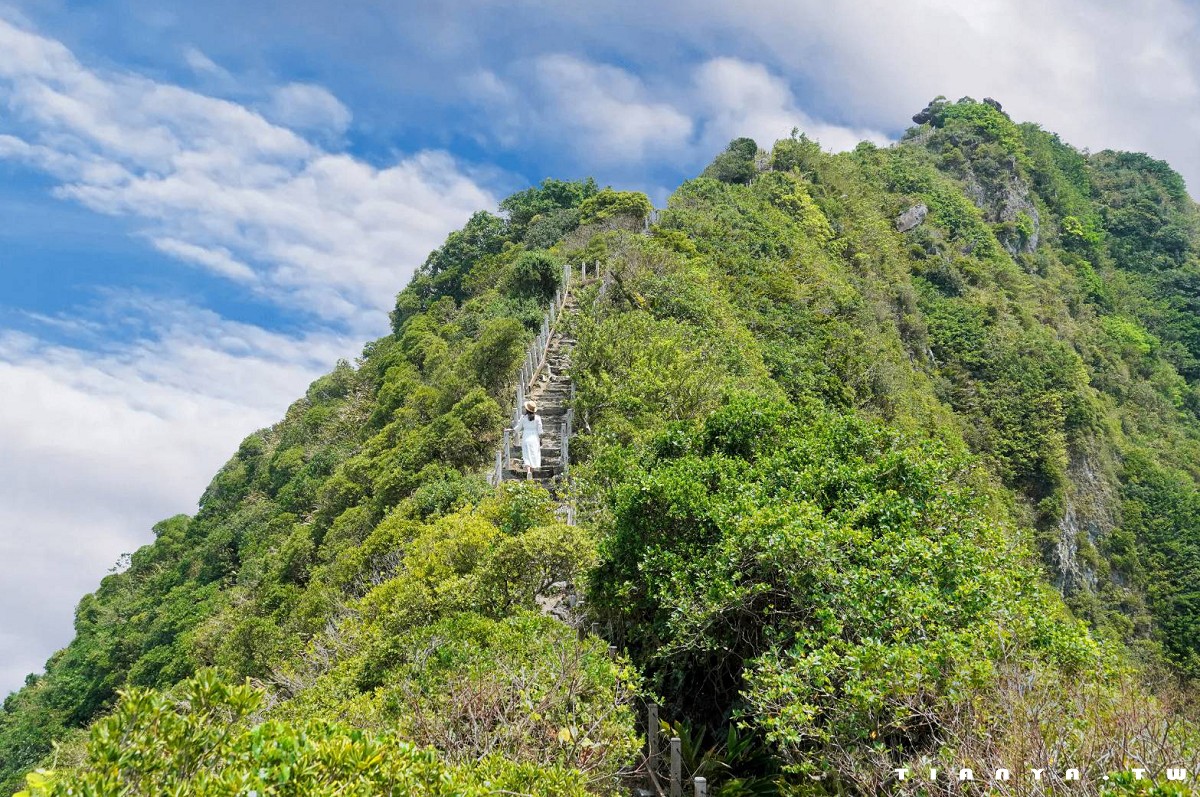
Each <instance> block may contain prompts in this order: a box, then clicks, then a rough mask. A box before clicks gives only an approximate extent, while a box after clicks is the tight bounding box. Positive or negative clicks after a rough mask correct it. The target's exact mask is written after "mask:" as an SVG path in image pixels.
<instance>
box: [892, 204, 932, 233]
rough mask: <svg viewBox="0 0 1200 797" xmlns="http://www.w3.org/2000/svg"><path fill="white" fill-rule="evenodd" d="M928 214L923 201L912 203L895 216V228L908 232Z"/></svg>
mask: <svg viewBox="0 0 1200 797" xmlns="http://www.w3.org/2000/svg"><path fill="white" fill-rule="evenodd" d="M928 215H929V208H927V207H926V206H925V203H924V202H922V203H921V204H919V205H913V206H912V207H911V208H909V209H908V210H906V211H904V212H903V213H901V214H900V215H899V216H897V217H896V229H897V230H899V231H900V232H908V231H909V230H911V229H913V228H914V227H916V226H917V225H918V224H920V223H921V222H923V221H925V217H926V216H928Z"/></svg>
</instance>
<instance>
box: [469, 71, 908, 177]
mask: <svg viewBox="0 0 1200 797" xmlns="http://www.w3.org/2000/svg"><path fill="white" fill-rule="evenodd" d="M468 87H469V96H470V97H471V98H472V99H474V100H475V101H476V102H479V103H480V104H483V105H485V106H488V107H489V110H490V112H491V115H492V117H493V118H495V119H499V120H502V123H501V125H500V130H501V131H502V132H501V133H500V134H498V135H496V136H495V138H496V139H497V140H498V141H499V143H501V144H502V145H506V146H513V145H518V144H520V143H521V141H522V140H523V139H522V137H521V136H520V135H519V134H518V131H520V132H524V134H525V135H526V136H532V137H535V138H537V139H542V140H546V141H550V142H553V143H554V144H555V145H557V146H562V147H565V148H567V149H569V150H571V151H572V152H575V153H577V155H578V156H579V157H580V158H581V159H584V160H586V161H587V162H589V163H598V164H603V165H605V166H607V167H608V168H610V169H617V170H620V169H621V167H630V166H637V165H640V164H644V163H647V162H648V161H650V160H654V161H655V162H656V163H659V164H661V163H662V162H669V163H672V164H674V165H675V166H677V167H679V168H688V167H689V166H692V165H694V164H695V163H696V162H703V161H706V160H707V159H708V158H711V157H712V155H714V154H715V153H716V152H718V151H720V150H721V149H722V148H724V146H725V145H726V144H727V143H728V142H729V141H730V139H733V138H736V137H738V136H750V137H752V138H754V139H755V140H756V141H758V142H759V144H761V145H763V146H767V147H769V146H770V145H771V144H773V143H774V142H775V141H776V140H777V139H780V138H784V137H786V136H787V135H788V134H789V133H790V132H791V130H792V128H794V127H799V128H800V129H801V130H803V131H804V132H806V133H807V134H808V135H809V136H810V137H812V138H816V139H818V140H820V141H821V143H822V144H823V145H824V146H825V147H826V148H827V149H834V150H843V149H850V148H852V147H854V146H855V145H856V144H857V143H858V142H860V141H863V140H870V141H874V142H876V143H885V142H886V141H887V140H888V139H887V137H886V136H885V135H884V134H883V133H881V132H879V131H876V130H871V129H867V128H851V127H845V126H841V125H836V124H830V123H827V122H822V121H820V120H817V119H814V118H813V117H812V116H811V115H810V114H808V113H806V112H805V111H804V110H802V109H801V108H800V105H799V103H798V101H797V99H796V97H795V95H794V93H793V92H792V89H791V87H790V86H789V85H788V83H787V81H786V80H784V79H783V77H782V76H780V75H779V74H777V73H774V72H772V71H771V70H769V69H767V67H766V66H764V65H763V64H761V63H757V62H753V61H746V60H742V59H738V58H732V57H719V58H713V59H710V60H708V61H704V62H701V63H699V64H697V65H695V66H694V67H693V68H692V69H691V70H690V72H688V73H685V74H682V75H677V76H673V77H663V78H662V79H660V80H658V81H656V82H655V83H654V84H653V85H649V84H647V83H646V82H645V81H643V80H642V79H640V78H639V77H637V76H636V75H635V74H633V73H632V72H630V71H629V70H627V69H624V68H621V67H617V66H614V65H611V64H603V63H597V62H594V61H589V60H587V59H584V58H581V57H577V56H572V55H566V54H563V53H555V54H549V55H543V56H539V57H538V58H536V59H534V60H533V61H532V63H531V64H523V65H519V66H518V67H517V68H515V69H513V70H512V71H511V74H510V75H509V76H508V77H507V78H502V77H500V76H498V75H497V74H496V73H494V72H491V71H486V72H480V73H476V75H475V76H474V77H473V78H472V79H471V80H470V81H469V83H468Z"/></svg>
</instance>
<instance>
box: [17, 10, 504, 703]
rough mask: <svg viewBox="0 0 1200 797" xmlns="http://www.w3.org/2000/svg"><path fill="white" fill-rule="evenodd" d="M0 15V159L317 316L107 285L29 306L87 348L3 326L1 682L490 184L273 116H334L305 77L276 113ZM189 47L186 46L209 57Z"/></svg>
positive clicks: (342, 343)
mask: <svg viewBox="0 0 1200 797" xmlns="http://www.w3.org/2000/svg"><path fill="white" fill-rule="evenodd" d="M3 16H4V15H3V13H2V12H0V107H3V108H4V109H5V113H4V115H3V116H0V158H4V159H10V160H17V161H20V162H22V163H25V164H28V165H32V166H34V167H36V168H38V169H41V170H43V171H44V172H45V173H46V174H48V175H50V176H51V177H52V178H54V179H55V180H57V182H58V186H57V188H56V194H57V195H58V196H59V197H62V198H63V199H65V200H69V201H74V202H78V203H81V204H83V205H84V206H86V207H88V208H91V209H93V210H95V211H97V212H99V213H102V214H108V215H114V216H124V217H128V218H130V219H132V220H133V221H134V222H135V227H137V229H138V234H139V235H140V236H141V237H142V238H143V239H144V240H145V241H147V242H148V243H149V245H152V246H154V247H155V248H157V249H158V250H159V251H161V252H163V253H166V254H168V255H170V256H172V257H175V258H178V259H180V260H183V261H186V262H189V263H193V264H196V265H198V266H199V267H201V268H202V269H204V270H205V271H207V272H209V273H212V274H215V275H218V276H219V277H221V278H224V279H229V280H233V281H236V282H238V283H239V284H241V285H243V286H246V287H247V288H249V289H250V290H252V291H254V292H255V293H256V295H257V296H258V297H260V298H261V299H265V300H269V301H272V302H276V303H278V304H280V305H282V306H285V307H287V308H289V309H290V310H291V311H293V312H296V311H299V312H300V313H301V314H303V313H311V314H313V315H314V316H315V317H316V320H314V321H313V322H312V324H311V329H312V332H310V333H309V334H306V335H286V334H280V333H276V332H271V331H269V330H266V329H263V328H260V327H257V326H254V325H252V324H243V323H235V322H233V321H230V320H229V319H226V318H222V317H221V316H220V315H218V314H216V313H213V312H209V311H205V310H201V309H199V308H197V307H193V306H189V305H185V304H178V303H163V302H161V301H156V300H154V299H152V298H136V297H129V296H121V295H120V294H118V293H116V292H113V293H111V294H110V298H109V303H108V305H107V306H106V308H105V311H104V312H103V313H101V314H100V315H99V316H96V314H95V313H90V312H89V311H88V310H87V308H83V309H81V310H80V312H79V313H78V314H77V315H76V314H65V315H63V316H59V317H52V318H37V317H34V316H27V318H29V319H30V320H32V321H33V322H35V323H37V322H41V323H43V324H45V325H46V329H47V330H48V331H49V330H51V329H52V330H53V331H55V332H57V333H61V334H62V335H66V336H67V337H68V338H72V339H73V338H78V337H81V336H82V337H83V338H85V339H86V341H85V344H86V348H73V347H71V346H69V345H65V344H52V343H49V342H47V341H48V339H46V338H38V337H34V336H31V335H29V334H18V333H15V332H12V331H6V330H3V329H0V396H3V399H4V410H3V412H0V451H2V452H4V456H3V457H2V458H0V561H3V562H4V563H5V567H6V576H5V579H4V580H3V581H2V582H0V640H2V642H3V644H0V694H2V693H3V692H4V691H6V690H7V689H9V688H15V687H17V686H18V685H19V683H20V680H21V677H22V676H23V674H24V673H25V672H29V671H33V670H37V669H39V668H40V667H41V664H42V662H43V661H44V660H45V659H46V657H47V656H48V655H49V654H50V653H51V652H52V651H53V650H54V648H56V647H59V646H61V645H62V644H64V643H65V642H66V641H67V640H68V639H69V638H70V627H71V617H72V607H73V606H74V604H75V603H76V602H77V601H78V599H79V597H80V596H81V595H82V594H83V593H85V592H87V591H90V590H92V589H94V588H95V587H96V585H97V583H98V580H99V577H100V576H102V575H103V574H104V572H105V570H106V569H107V568H108V567H109V566H110V565H111V564H112V563H113V562H114V561H115V560H116V558H117V556H118V555H119V554H120V553H122V552H127V551H132V550H133V549H135V548H136V547H137V546H139V545H141V544H143V543H145V542H147V541H149V539H150V526H151V524H152V523H153V522H155V521H157V520H159V519H162V518H163V517H167V516H170V515H173V514H176V513H179V512H190V511H192V510H194V508H195V505H196V500H197V499H198V497H199V495H200V494H201V492H202V490H203V488H204V486H205V485H206V484H207V483H208V481H209V480H210V479H211V477H212V475H213V474H214V473H215V471H216V469H217V468H218V467H219V466H220V465H221V464H222V463H223V462H224V461H225V460H226V459H228V457H229V456H230V454H231V453H232V452H233V451H234V450H235V448H236V445H237V443H238V441H239V440H241V439H242V438H243V437H244V436H245V435H246V434H248V433H250V432H251V431H253V430H254V429H256V428H259V427H261V426H264V425H267V424H269V423H272V422H274V421H276V420H277V419H278V418H279V417H280V416H281V415H282V413H283V411H284V410H285V409H286V407H287V405H288V404H289V403H290V402H291V401H292V400H294V399H295V398H296V397H297V396H299V395H301V394H302V393H303V390H304V388H305V387H306V386H307V384H308V383H309V382H310V381H311V380H312V379H313V378H314V377H315V376H317V375H318V374H320V373H323V372H325V371H327V370H329V368H330V367H331V366H332V364H333V362H334V361H335V360H336V359H337V358H338V357H340V356H347V355H351V354H353V353H354V352H355V351H356V350H357V348H358V346H359V341H361V340H363V339H364V338H369V337H374V336H376V335H378V334H381V333H382V332H384V331H385V330H386V315H385V311H386V310H387V309H388V307H389V306H390V305H391V303H392V300H393V297H394V295H395V292H396V290H398V289H399V288H400V287H401V286H402V285H403V284H404V283H405V282H406V281H407V280H408V278H409V277H410V276H411V274H412V272H413V270H414V268H415V267H416V266H417V265H418V264H419V263H420V262H421V261H423V260H424V258H425V256H426V255H427V254H428V252H429V251H430V250H431V249H432V248H434V247H435V246H437V245H438V244H439V243H440V242H441V240H442V239H443V238H444V236H445V234H446V233H447V232H449V231H450V230H451V229H453V228H455V227H457V226H459V225H460V224H461V223H462V222H463V221H465V220H466V218H467V217H468V216H469V214H470V213H472V212H474V211H475V210H477V209H480V208H484V207H493V206H494V205H495V199H494V198H493V197H492V196H491V195H490V194H489V193H488V192H487V191H486V190H484V189H483V188H481V187H480V186H479V185H478V184H477V182H476V181H475V179H473V177H472V175H471V174H468V173H464V171H463V169H462V168H461V166H460V165H459V164H458V163H457V162H456V161H455V160H454V159H452V158H451V157H450V156H449V155H447V154H445V153H440V152H419V153H416V154H414V155H411V156H409V157H406V158H404V159H402V160H400V161H399V162H397V163H395V164H394V165H391V166H388V167H386V168H379V167H377V166H373V165H371V164H367V163H364V162H362V161H359V160H357V159H355V158H354V157H352V156H350V155H348V154H345V153H339V152H335V151H329V150H328V149H325V148H323V147H322V146H320V145H319V144H317V143H314V142H312V141H310V140H308V139H306V138H305V137H304V136H302V135H300V134H298V133H297V132H295V131H294V130H293V129H291V128H289V127H286V126H283V125H282V124H280V123H279V121H280V120H282V119H284V118H286V119H287V120H288V122H289V124H296V125H307V126H310V127H311V126H318V127H320V126H324V129H325V130H326V131H340V130H344V128H345V125H346V124H348V123H349V121H350V117H349V113H348V111H345V109H344V108H343V107H342V106H341V104H340V103H338V102H337V101H336V99H334V98H333V97H332V95H329V94H328V93H327V92H323V90H322V89H319V88H317V87H311V86H307V87H296V86H292V87H285V89H283V90H281V92H280V93H279V94H277V95H276V100H277V104H278V107H276V108H275V109H274V110H275V111H277V112H278V115H277V116H276V120H277V121H275V122H272V121H268V119H266V118H264V117H263V116H262V115H260V114H258V113H256V112H254V111H252V110H250V109H248V108H246V107H243V106H241V105H238V104H237V103H234V102H231V101H228V100H222V99H216V98H213V97H209V96H205V95H203V94H200V93H197V92H194V91H189V90H186V89H183V88H180V87H178V86H173V85H170V84H165V83H162V82H156V81H152V80H148V79H146V78H143V77H140V76H137V75H132V74H124V73H122V74H104V73H100V72H98V71H95V70H92V69H89V68H88V67H85V66H84V65H82V64H81V63H80V62H79V61H78V60H77V59H76V58H75V57H74V55H72V53H70V52H69V51H68V50H67V49H66V48H65V47H63V46H62V45H61V44H60V43H58V42H56V41H53V40H51V39H48V38H45V37H43V36H40V35H37V34H36V33H32V32H30V31H29V30H28V29H25V28H21V27H17V26H16V25H13V24H9V23H8V22H5V21H3ZM199 55H202V54H200V53H199V51H196V53H195V54H192V56H191V57H190V58H189V59H188V60H189V61H190V62H191V65H192V67H193V68H194V69H197V70H199V71H201V72H204V71H206V70H207V71H211V69H209V68H208V67H207V65H206V62H205V61H204V60H202V59H201V58H200V57H199ZM185 57H186V55H185ZM130 340H132V342H129V341H130ZM122 341H124V342H122Z"/></svg>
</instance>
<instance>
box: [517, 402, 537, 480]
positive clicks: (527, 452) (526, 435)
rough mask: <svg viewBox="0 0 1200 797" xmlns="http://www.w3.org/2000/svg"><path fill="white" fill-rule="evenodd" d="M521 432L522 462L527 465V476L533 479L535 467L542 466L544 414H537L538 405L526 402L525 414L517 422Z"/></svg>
mask: <svg viewBox="0 0 1200 797" xmlns="http://www.w3.org/2000/svg"><path fill="white" fill-rule="evenodd" d="M516 431H518V432H520V433H521V462H522V463H523V464H524V465H525V478H526V479H532V478H533V471H534V469H535V468H540V467H542V416H540V415H538V414H537V405H536V404H534V403H533V402H532V401H526V402H525V414H524V415H522V416H521V421H520V422H519V423H518V424H517V427H516Z"/></svg>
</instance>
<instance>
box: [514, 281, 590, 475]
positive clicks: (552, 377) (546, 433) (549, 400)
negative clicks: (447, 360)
mask: <svg viewBox="0 0 1200 797" xmlns="http://www.w3.org/2000/svg"><path fill="white" fill-rule="evenodd" d="M575 307H576V305H575V297H574V294H573V292H571V291H568V292H567V294H566V296H565V298H564V300H563V303H562V309H561V311H560V313H559V318H561V317H562V316H564V315H566V314H567V313H570V312H573V311H574V310H575ZM574 345H575V340H574V339H573V338H571V337H569V336H567V335H566V334H565V333H564V332H562V331H561V329H551V330H550V331H549V338H548V340H547V343H546V350H545V352H546V353H545V359H544V360H543V361H542V363H540V364H539V366H538V367H537V368H536V370H535V372H534V374H533V378H532V380H531V381H530V383H529V384H528V385H526V386H525V390H524V393H525V397H526V398H528V399H532V400H533V402H534V403H535V404H537V412H538V415H540V416H541V418H542V431H543V434H542V467H540V468H537V469H535V470H534V471H533V480H534V481H536V482H537V483H538V484H540V485H542V486H543V487H545V488H546V489H547V490H549V491H550V493H551V494H552V495H554V496H555V497H556V498H557V497H559V496H558V494H559V491H560V487H561V486H562V481H563V479H564V477H565V476H566V473H567V471H568V469H569V467H570V459H569V454H570V433H571V424H572V420H573V419H572V415H573V413H572V412H571V409H570V401H571V396H572V387H571V377H570V368H571V349H572V347H574ZM564 443H565V445H564ZM564 448H566V454H567V456H565V457H564ZM502 451H503V457H504V468H503V471H502V474H501V480H502V481H516V480H523V479H525V478H526V473H525V464H524V462H523V461H522V459H521V438H520V436H519V435H518V434H516V433H515V432H514V433H510V434H508V435H506V445H505V446H504V447H503V448H502Z"/></svg>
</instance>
